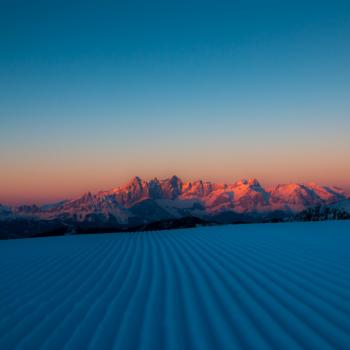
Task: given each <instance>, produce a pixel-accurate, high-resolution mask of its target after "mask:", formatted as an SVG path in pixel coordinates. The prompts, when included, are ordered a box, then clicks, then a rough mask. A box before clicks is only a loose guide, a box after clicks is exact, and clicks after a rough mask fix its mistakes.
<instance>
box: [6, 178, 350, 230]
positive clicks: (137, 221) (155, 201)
mask: <svg viewBox="0 0 350 350" xmlns="http://www.w3.org/2000/svg"><path fill="white" fill-rule="evenodd" d="M346 199H347V195H346V194H345V192H344V191H343V190H341V189H340V188H338V187H334V186H319V185H317V184H315V183H305V184H297V183H291V184H282V185H278V186H276V187H273V188H264V187H262V186H261V185H260V183H259V181H258V180H257V179H248V180H246V179H242V180H238V181H236V182H234V183H231V184H221V183H214V182H204V181H201V180H198V181H193V182H192V181H182V180H181V179H180V178H179V177H177V176H173V177H171V178H168V179H162V180H160V179H157V178H154V179H152V180H150V181H145V180H142V179H141V178H139V177H137V176H136V177H134V178H133V179H131V181H129V182H128V183H127V184H126V185H124V186H120V187H117V188H114V189H112V190H109V191H100V192H97V193H90V192H88V193H85V194H83V195H82V196H81V197H79V198H76V199H72V200H65V201H61V202H58V203H54V204H46V205H42V206H37V205H20V206H16V207H9V206H5V205H0V222H1V223H2V225H1V224H0V231H1V229H2V230H3V231H4V230H5V231H6V227H7V230H10V228H8V227H11V226H13V224H14V223H16V224H17V226H18V223H21V225H20V227H21V229H22V230H23V229H26V230H27V231H28V230H29V231H32V230H36V229H37V230H39V231H42V230H45V229H50V227H51V226H52V225H53V228H55V227H56V226H57V224H58V223H59V224H60V225H62V224H63V225H65V226H66V227H69V228H70V229H72V230H73V231H74V230H75V228H76V227H77V226H79V227H95V228H98V227H100V228H101V229H102V228H108V227H111V228H118V227H124V228H125V227H128V228H130V227H137V226H140V225H145V224H150V223H154V222H159V221H164V220H178V219H183V218H187V217H194V218H198V219H199V220H205V221H207V222H208V221H209V222H221V223H232V222H252V221H253V222H256V221H262V220H269V219H277V218H282V217H286V216H290V215H294V214H297V213H300V212H302V211H304V210H307V209H309V208H312V207H315V206H326V205H335V204H337V203H341V202H342V201H344V200H346ZM4 223H5V224H4ZM39 223H40V225H39ZM11 224H12V225H11ZM49 224H50V225H51V226H50V225H49ZM47 225H49V226H47ZM17 226H16V227H17ZM38 226H39V228H40V227H41V228H40V229H39V228H38ZM3 227H5V229H4V228H3ZM30 227H32V228H30Z"/></svg>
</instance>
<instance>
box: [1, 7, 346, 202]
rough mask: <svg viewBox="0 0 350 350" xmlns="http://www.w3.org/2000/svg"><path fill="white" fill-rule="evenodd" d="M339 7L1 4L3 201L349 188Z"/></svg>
mask: <svg viewBox="0 0 350 350" xmlns="http://www.w3.org/2000/svg"><path fill="white" fill-rule="evenodd" d="M349 62H350V2H349V1H336V0H333V1H317V2H316V1H307V0H305V1H298V0H297V1H231V2H220V1H212V2H209V1H193V0H188V1H186V2H182V1H158V2H157V1H143V2H142V1H139V2H136V1H127V2H126V1H97V0H94V1H92V0H90V1H74V0H71V1H66V0H61V1H54V0H52V1H35V0H32V1H17V0H1V1H0V203H7V204H19V203H28V204H29V203H44V202H50V201H56V200H60V199H64V198H71V197H75V196H78V195H80V194H81V193H82V192H86V191H97V190H102V189H109V188H113V187H117V186H118V185H122V184H124V183H125V182H126V181H128V180H129V178H131V177H133V176H135V175H138V176H140V177H142V178H145V179H150V178H152V177H155V176H157V177H158V178H162V177H168V176H171V175H173V174H177V175H178V176H180V177H182V178H183V179H185V180H196V179H204V180H208V181H220V182H233V181H235V180H237V179H239V178H249V177H256V178H258V179H259V180H260V182H261V183H262V184H263V185H265V186H272V185H275V184H278V183H287V182H308V181H315V182H317V183H320V184H330V185H338V186H340V187H343V188H345V189H348V190H350V137H349V135H350V115H349V111H350V96H349V95H350V65H349Z"/></svg>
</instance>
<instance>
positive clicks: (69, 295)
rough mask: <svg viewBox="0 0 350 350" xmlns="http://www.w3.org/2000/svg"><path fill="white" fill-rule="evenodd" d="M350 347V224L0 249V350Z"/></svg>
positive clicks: (63, 240) (52, 241)
mask: <svg viewBox="0 0 350 350" xmlns="http://www.w3.org/2000/svg"><path fill="white" fill-rule="evenodd" d="M14 348H16V349H39V348H40V349H48V350H54V349H62V348H66V349H152V350H154V349H201V350H205V349H235V348H237V349H299V348H300V349H301V348H306V349H350V222H321V223H291V224H260V225H235V226H221V227H206V228H197V229H184V230H173V231H163V232H147V233H133V234H104V235H86V236H67V237H55V238H38V239H22V240H13V241H1V242H0V349H2V350H6V349H14Z"/></svg>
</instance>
